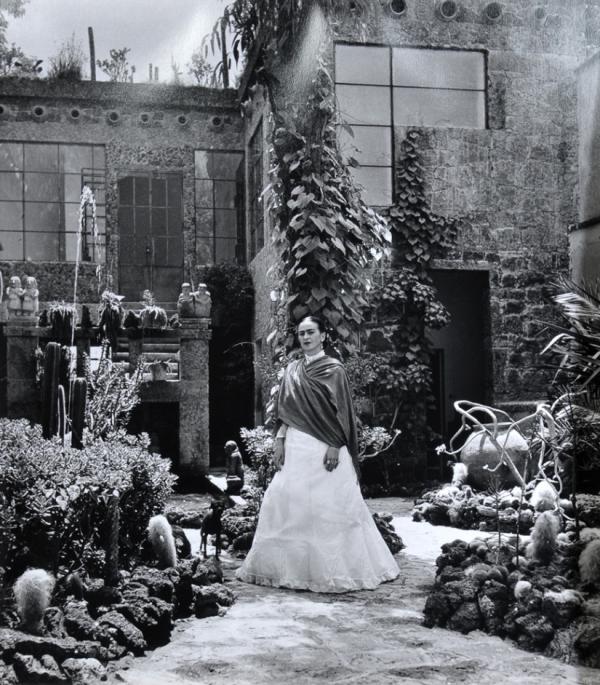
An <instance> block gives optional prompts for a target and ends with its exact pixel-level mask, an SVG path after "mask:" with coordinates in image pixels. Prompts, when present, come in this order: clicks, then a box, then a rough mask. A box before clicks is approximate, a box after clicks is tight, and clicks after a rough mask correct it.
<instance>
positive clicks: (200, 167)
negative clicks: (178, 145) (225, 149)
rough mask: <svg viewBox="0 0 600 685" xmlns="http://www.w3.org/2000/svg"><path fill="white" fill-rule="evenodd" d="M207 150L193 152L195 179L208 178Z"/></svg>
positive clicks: (208, 153)
mask: <svg viewBox="0 0 600 685" xmlns="http://www.w3.org/2000/svg"><path fill="white" fill-rule="evenodd" d="M209 155H210V152H208V150H194V175H195V176H196V178H208V159H209Z"/></svg>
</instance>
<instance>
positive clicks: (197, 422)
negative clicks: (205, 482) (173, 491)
mask: <svg viewBox="0 0 600 685" xmlns="http://www.w3.org/2000/svg"><path fill="white" fill-rule="evenodd" d="M180 323H181V328H180V329H179V330H180V333H181V338H180V352H179V355H180V358H179V469H180V471H181V473H182V474H186V475H190V476H201V475H205V474H208V469H209V463H210V455H209V444H210V443H209V433H208V430H209V427H208V344H209V340H210V336H211V333H210V330H209V324H210V319H209V318H208V317H201V318H184V317H181V318H180Z"/></svg>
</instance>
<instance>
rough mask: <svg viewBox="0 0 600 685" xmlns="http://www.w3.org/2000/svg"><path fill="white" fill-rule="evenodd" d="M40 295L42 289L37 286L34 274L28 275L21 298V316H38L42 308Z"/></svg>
mask: <svg viewBox="0 0 600 685" xmlns="http://www.w3.org/2000/svg"><path fill="white" fill-rule="evenodd" d="M39 295H40V291H39V290H38V287H37V280H36V279H35V277H34V276H27V277H26V278H25V290H24V291H23V297H22V300H21V316H26V317H27V318H33V317H37V315H38V310H39V308H40V302H39Z"/></svg>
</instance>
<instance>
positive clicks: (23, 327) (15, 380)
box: [4, 319, 40, 423]
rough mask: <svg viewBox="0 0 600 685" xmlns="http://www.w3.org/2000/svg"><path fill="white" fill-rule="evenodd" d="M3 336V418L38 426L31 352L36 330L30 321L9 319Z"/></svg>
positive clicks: (37, 403)
mask: <svg viewBox="0 0 600 685" xmlns="http://www.w3.org/2000/svg"><path fill="white" fill-rule="evenodd" d="M4 331H5V335H6V415H7V417H8V418H9V419H19V418H26V419H29V420H30V421H34V422H36V423H39V421H40V400H39V396H40V391H39V389H38V387H37V385H36V382H35V372H36V363H35V350H36V348H37V347H38V345H39V335H40V329H39V328H38V327H37V325H36V323H35V322H34V321H25V320H15V319H9V321H8V323H7V324H6V326H5V328H4Z"/></svg>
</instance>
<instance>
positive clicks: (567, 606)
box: [542, 590, 583, 628]
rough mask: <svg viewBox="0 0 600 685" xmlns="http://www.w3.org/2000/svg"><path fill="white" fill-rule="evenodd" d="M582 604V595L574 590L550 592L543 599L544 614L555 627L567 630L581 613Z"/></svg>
mask: <svg viewBox="0 0 600 685" xmlns="http://www.w3.org/2000/svg"><path fill="white" fill-rule="evenodd" d="M582 604H583V599H582V597H581V595H580V594H578V593H577V592H575V591H574V590H563V591H562V592H552V591H551V590H549V591H548V592H545V593H544V596H543V598H542V612H543V614H544V616H546V617H547V618H548V620H549V621H550V623H552V625H553V626H555V627H557V628H565V627H567V626H568V625H569V624H570V623H571V621H572V620H573V619H574V618H575V617H576V616H578V615H579V614H580V613H581V609H582Z"/></svg>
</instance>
